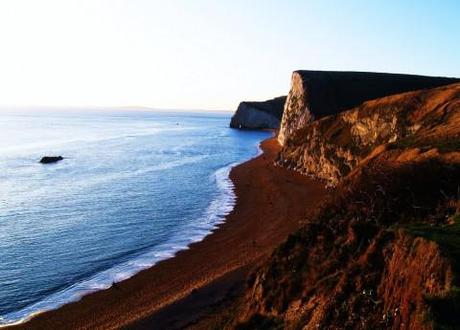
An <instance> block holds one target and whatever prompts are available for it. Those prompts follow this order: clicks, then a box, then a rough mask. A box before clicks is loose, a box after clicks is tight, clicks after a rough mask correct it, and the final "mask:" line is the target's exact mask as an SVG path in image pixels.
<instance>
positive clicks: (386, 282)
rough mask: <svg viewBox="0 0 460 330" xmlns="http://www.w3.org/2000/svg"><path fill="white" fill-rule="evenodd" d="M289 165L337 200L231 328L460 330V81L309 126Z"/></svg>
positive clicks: (290, 149) (261, 273) (273, 261)
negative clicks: (326, 185) (331, 189)
mask: <svg viewBox="0 0 460 330" xmlns="http://www.w3.org/2000/svg"><path fill="white" fill-rule="evenodd" d="M279 162H280V163H281V164H284V165H287V166H292V167H293V168H295V169H298V170H300V171H303V172H305V173H308V174H310V175H313V176H315V177H318V178H321V179H323V180H326V181H327V182H330V183H331V184H333V185H335V186H336V187H335V193H334V194H333V196H332V197H331V198H330V200H328V201H326V202H325V204H324V205H323V206H322V207H321V209H320V210H318V212H317V213H316V214H314V215H312V216H310V217H309V218H306V219H303V226H302V228H301V229H300V230H299V231H298V232H296V233H294V234H292V235H291V236H290V237H289V239H288V240H287V241H286V242H285V243H283V244H282V245H281V246H280V247H279V248H278V249H277V250H276V251H275V252H274V253H273V255H272V256H271V258H270V259H269V260H268V262H266V263H265V264H263V265H262V266H261V267H260V268H259V269H258V270H257V271H255V272H254V273H253V275H252V276H251V277H250V278H249V280H248V290H247V292H246V296H245V298H244V300H243V302H242V303H240V305H239V309H238V313H237V316H236V317H235V320H234V323H233V325H232V327H235V328H237V329H259V328H263V329H414V330H415V329H458V328H459V327H460V290H459V287H460V262H459V260H460V188H459V187H460V84H452V85H449V86H444V87H438V88H434V89H430V90H422V91H416V92H409V93H403V94H399V95H394V96H390V97H384V98H380V99H376V100H373V101H369V102H366V103H364V104H362V105H361V106H358V107H356V108H354V109H351V110H349V111H347V112H344V113H341V114H337V115H333V116H329V117H326V118H322V119H319V120H317V121H314V122H311V123H308V124H306V125H305V126H303V127H301V129H300V130H298V131H296V132H295V134H293V135H292V137H290V141H289V144H288V145H285V146H284V149H283V152H282V156H281V158H280V160H279Z"/></svg>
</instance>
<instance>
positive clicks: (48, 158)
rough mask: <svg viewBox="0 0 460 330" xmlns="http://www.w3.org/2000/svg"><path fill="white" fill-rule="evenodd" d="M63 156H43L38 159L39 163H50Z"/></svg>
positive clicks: (59, 159) (61, 158) (57, 160)
mask: <svg viewBox="0 0 460 330" xmlns="http://www.w3.org/2000/svg"><path fill="white" fill-rule="evenodd" d="M63 159H64V157H62V156H44V157H42V159H40V163H42V164H50V163H56V162H59V161H61V160H63Z"/></svg>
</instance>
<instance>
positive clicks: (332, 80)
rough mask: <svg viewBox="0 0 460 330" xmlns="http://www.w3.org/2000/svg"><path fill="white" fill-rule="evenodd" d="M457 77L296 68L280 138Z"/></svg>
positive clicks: (281, 139) (445, 82)
mask: <svg viewBox="0 0 460 330" xmlns="http://www.w3.org/2000/svg"><path fill="white" fill-rule="evenodd" d="M458 81H459V79H455V78H442V77H427V76H416V75H403V74H387V73H370V72H334V71H296V72H294V73H293V74H292V81H291V90H290V91H289V94H288V97H287V101H286V104H285V110H284V114H283V118H282V122H281V127H280V132H279V134H278V141H279V142H280V143H281V144H282V145H286V144H288V143H289V140H290V138H291V136H293V135H294V134H295V132H296V131H298V130H299V129H302V128H303V127H305V125H307V124H308V123H310V122H312V121H313V120H314V119H319V118H322V117H325V116H328V115H331V114H336V113H339V112H342V111H344V110H347V109H351V108H353V107H356V106H358V105H360V104H361V103H363V102H364V101H368V100H372V99H376V98H380V97H384V96H388V95H393V94H397V93H403V92H408V91H414V90H418V89H422V88H433V87H438V86H443V85H448V84H452V83H454V82H458Z"/></svg>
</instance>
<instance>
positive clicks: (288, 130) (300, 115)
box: [278, 72, 312, 145]
mask: <svg viewBox="0 0 460 330" xmlns="http://www.w3.org/2000/svg"><path fill="white" fill-rule="evenodd" d="M305 87H306V86H305V85H304V81H303V79H302V76H301V75H300V74H299V73H298V72H294V73H293V74H292V79H291V89H290V91H289V94H288V96H287V99H286V104H285V105H284V112H283V118H282V120H281V127H280V131H279V133H278V142H279V143H280V144H281V145H284V143H285V142H286V140H287V139H288V137H289V136H291V135H292V134H293V133H294V132H295V131H297V130H298V129H300V128H302V127H304V126H305V125H306V124H307V123H308V122H310V121H311V120H312V115H311V112H310V111H308V98H307V95H306V93H307V90H306V88H305Z"/></svg>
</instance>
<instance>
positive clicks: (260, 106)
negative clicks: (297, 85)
mask: <svg viewBox="0 0 460 330" xmlns="http://www.w3.org/2000/svg"><path fill="white" fill-rule="evenodd" d="M285 102H286V96H280V97H277V98H274V99H272V100H268V101H264V102H246V101H245V102H241V103H240V105H239V106H238V109H237V110H236V112H235V114H234V115H233V117H232V119H231V121H230V127H232V128H247V129H265V128H270V129H278V128H279V127H280V122H281V117H282V115H283V108H284V103H285Z"/></svg>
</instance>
